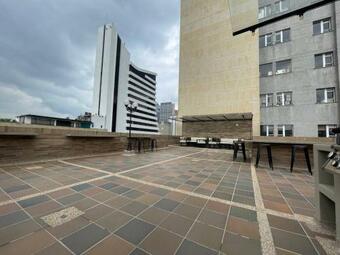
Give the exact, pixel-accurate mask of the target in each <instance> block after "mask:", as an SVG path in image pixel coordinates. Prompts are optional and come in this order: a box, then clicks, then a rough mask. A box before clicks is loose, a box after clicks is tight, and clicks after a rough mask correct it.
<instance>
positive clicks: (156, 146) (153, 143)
mask: <svg viewBox="0 0 340 255" xmlns="http://www.w3.org/2000/svg"><path fill="white" fill-rule="evenodd" d="M157 148H158V145H157V139H154V138H153V139H151V151H154V150H157Z"/></svg>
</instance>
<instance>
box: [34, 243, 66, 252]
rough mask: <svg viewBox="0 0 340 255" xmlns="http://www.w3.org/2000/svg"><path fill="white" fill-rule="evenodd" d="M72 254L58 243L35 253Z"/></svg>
mask: <svg viewBox="0 0 340 255" xmlns="http://www.w3.org/2000/svg"><path fill="white" fill-rule="evenodd" d="M71 254H72V253H71V252H70V251H69V250H67V249H66V248H65V247H64V246H62V245H61V244H60V243H54V244H52V245H51V246H49V247H47V248H44V249H42V250H40V251H39V252H37V253H36V254H35V255H71Z"/></svg>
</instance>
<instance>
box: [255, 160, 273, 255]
mask: <svg viewBox="0 0 340 255" xmlns="http://www.w3.org/2000/svg"><path fill="white" fill-rule="evenodd" d="M250 169H251V175H252V179H253V187H254V197H255V204H256V211H257V220H258V225H259V232H260V236H261V247H262V253H263V254H266V255H275V254H276V251H275V245H274V240H273V235H272V232H271V229H270V225H269V221H268V217H267V214H266V210H265V207H264V203H263V200H262V195H261V191H260V184H259V182H258V179H257V175H256V170H255V167H254V165H253V164H250Z"/></svg>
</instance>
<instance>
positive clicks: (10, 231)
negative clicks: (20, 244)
mask: <svg viewBox="0 0 340 255" xmlns="http://www.w3.org/2000/svg"><path fill="white" fill-rule="evenodd" d="M40 228H41V226H40V225H38V224H37V223H36V222H35V221H33V220H27V221H24V222H20V223H18V224H14V225H11V226H9V227H6V228H1V229H0V246H1V245H4V244H5V243H8V242H10V241H13V240H16V239H18V238H20V237H22V236H25V235H27V234H30V233H32V232H35V231H37V230H39V229H40Z"/></svg>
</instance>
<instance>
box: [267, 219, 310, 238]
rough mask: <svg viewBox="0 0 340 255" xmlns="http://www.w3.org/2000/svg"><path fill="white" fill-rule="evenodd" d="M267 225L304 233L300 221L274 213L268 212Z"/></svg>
mask: <svg viewBox="0 0 340 255" xmlns="http://www.w3.org/2000/svg"><path fill="white" fill-rule="evenodd" d="M267 216H268V221H269V225H270V226H271V227H274V228H278V229H281V230H286V231H289V232H293V233H297V234H301V235H306V234H305V232H304V231H303V229H302V227H301V225H300V223H299V222H298V221H296V220H291V219H286V218H282V217H278V216H275V215H271V214H268V215H267Z"/></svg>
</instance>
